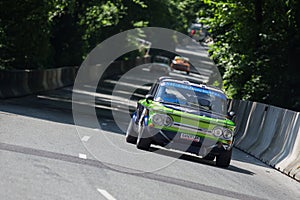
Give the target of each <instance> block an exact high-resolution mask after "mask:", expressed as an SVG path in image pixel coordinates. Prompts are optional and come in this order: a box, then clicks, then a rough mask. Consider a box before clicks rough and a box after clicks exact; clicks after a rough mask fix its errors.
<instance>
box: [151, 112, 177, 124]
mask: <svg viewBox="0 0 300 200" xmlns="http://www.w3.org/2000/svg"><path fill="white" fill-rule="evenodd" d="M152 122H153V124H154V125H157V126H171V125H172V123H173V120H172V118H171V117H170V116H168V115H162V114H155V115H153V117H152Z"/></svg>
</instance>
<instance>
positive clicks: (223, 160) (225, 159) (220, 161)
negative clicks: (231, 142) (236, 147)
mask: <svg viewBox="0 0 300 200" xmlns="http://www.w3.org/2000/svg"><path fill="white" fill-rule="evenodd" d="M231 155H232V148H231V149H230V150H229V151H224V152H222V153H220V155H218V156H216V165H217V166H218V167H222V168H227V167H229V165H230V161H231Z"/></svg>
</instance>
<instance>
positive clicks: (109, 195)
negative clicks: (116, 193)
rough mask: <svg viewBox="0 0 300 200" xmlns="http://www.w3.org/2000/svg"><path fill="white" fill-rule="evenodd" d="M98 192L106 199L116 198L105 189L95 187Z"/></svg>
mask: <svg viewBox="0 0 300 200" xmlns="http://www.w3.org/2000/svg"><path fill="white" fill-rule="evenodd" d="M97 191H98V192H100V193H101V194H102V195H103V196H104V197H105V198H106V199H108V200H116V199H115V198H114V197H113V196H112V195H111V194H109V193H108V192H107V191H106V190H102V189H99V188H98V189H97Z"/></svg>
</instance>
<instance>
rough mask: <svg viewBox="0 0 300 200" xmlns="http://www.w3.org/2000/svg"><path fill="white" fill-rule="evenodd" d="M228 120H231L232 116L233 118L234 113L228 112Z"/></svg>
mask: <svg viewBox="0 0 300 200" xmlns="http://www.w3.org/2000/svg"><path fill="white" fill-rule="evenodd" d="M227 115H228V118H229V119H232V118H233V117H234V116H235V112H233V111H230V112H228V114H227Z"/></svg>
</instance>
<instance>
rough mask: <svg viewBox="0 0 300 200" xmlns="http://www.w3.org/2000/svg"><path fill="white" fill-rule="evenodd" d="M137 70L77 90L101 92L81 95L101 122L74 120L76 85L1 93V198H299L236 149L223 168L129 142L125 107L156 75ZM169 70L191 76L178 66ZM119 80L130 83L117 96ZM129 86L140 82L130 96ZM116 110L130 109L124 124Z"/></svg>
mask: <svg viewBox="0 0 300 200" xmlns="http://www.w3.org/2000/svg"><path fill="white" fill-rule="evenodd" d="M193 48H194V47H193ZM187 49H188V48H187ZM187 49H185V50H184V51H185V53H187V52H186V51H187ZM193 52H195V51H193ZM200 52H201V50H200ZM201 70H202V73H203V74H201ZM201 70H199V71H200V74H196V73H191V75H190V76H189V77H187V78H188V79H191V78H195V77H196V78H197V77H198V76H203V77H202V78H203V79H205V78H207V77H208V74H209V73H210V67H207V68H205V69H204V68H202V69H201ZM205 73H208V74H205ZM138 74H139V78H137V76H134V75H133V76H128V77H126V79H124V80H122V81H121V82H119V81H117V80H118V78H120V77H115V78H112V79H106V80H102V82H101V83H102V86H103V87H101V88H98V90H97V91H98V92H97V94H89V93H87V92H86V91H76V92H77V93H79V94H81V95H83V96H84V95H94V96H95V99H96V105H91V102H77V103H78V104H81V105H83V106H86V107H93V106H95V107H96V110H97V115H98V121H99V125H100V127H101V130H99V127H97V126H94V125H93V124H92V123H89V122H91V121H93V119H92V116H90V115H89V114H88V113H84V112H82V113H81V119H82V120H83V123H82V125H77V126H75V125H74V120H73V116H72V106H71V100H72V98H71V95H72V88H71V87H67V88H63V89H60V90H55V91H50V92H44V93H40V94H38V95H32V96H27V97H22V98H15V99H10V100H1V101H0V123H1V126H0V161H1V162H0V179H1V181H0V199H5V200H6V199H13V200H15V199H39V200H40V199H130V200H131V199H300V185H299V183H298V182H296V181H295V180H293V179H291V178H289V177H287V176H286V175H284V174H281V173H280V172H278V171H276V170H275V169H272V168H270V167H268V166H266V165H265V164H263V163H261V162H260V161H258V160H256V159H255V158H253V157H251V156H249V155H247V154H245V153H243V152H241V151H239V150H238V149H234V151H233V160H232V162H231V166H230V167H229V168H228V169H222V168H218V167H216V166H215V162H214V161H211V162H207V161H204V160H202V159H201V158H198V157H196V156H193V155H188V154H185V155H181V154H180V153H179V152H176V151H167V150H164V149H159V148H158V147H156V146H153V147H152V148H151V150H150V151H149V152H146V151H140V150H137V149H136V148H135V146H134V145H130V144H127V143H125V137H124V130H123V128H124V127H126V126H127V124H128V121H129V118H128V117H126V112H124V111H125V110H126V109H128V108H129V109H131V110H133V109H134V107H135V105H136V104H135V102H136V100H138V99H139V98H142V97H143V95H144V94H145V93H146V92H147V90H148V89H149V85H147V84H145V83H143V81H145V80H146V81H147V80H148V81H149V82H151V81H150V79H151V77H152V78H155V76H156V75H153V74H152V75H151V74H150V73H149V70H148V69H147V67H146V66H145V67H142V68H141V69H140V71H139V72H138ZM170 75H171V76H173V77H181V76H183V77H186V75H185V74H184V73H183V72H180V71H174V72H171V74H170ZM147 77H148V78H147ZM133 80H134V81H133ZM115 84H120V85H122V86H124V87H123V88H124V91H121V90H120V91H116V92H114V96H112V95H111V94H112V89H113V86H114V85H115ZM141 85H144V86H143V87H141ZM86 87H87V88H88V87H89V85H86ZM130 87H136V89H137V88H140V90H137V91H136V92H135V93H134V94H133V95H132V97H131V99H130V100H129V99H126V88H130ZM112 102H115V103H116V102H117V103H119V105H120V106H119V107H116V106H111V103H112ZM114 105H115V104H114ZM128 106H129V107H128ZM112 110H114V111H115V112H117V113H119V115H120V116H123V115H124V118H122V117H121V119H122V120H121V121H119V124H118V125H117V124H116V122H115V121H114V119H113V117H112V113H111V112H112ZM178 157H180V158H178Z"/></svg>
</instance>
